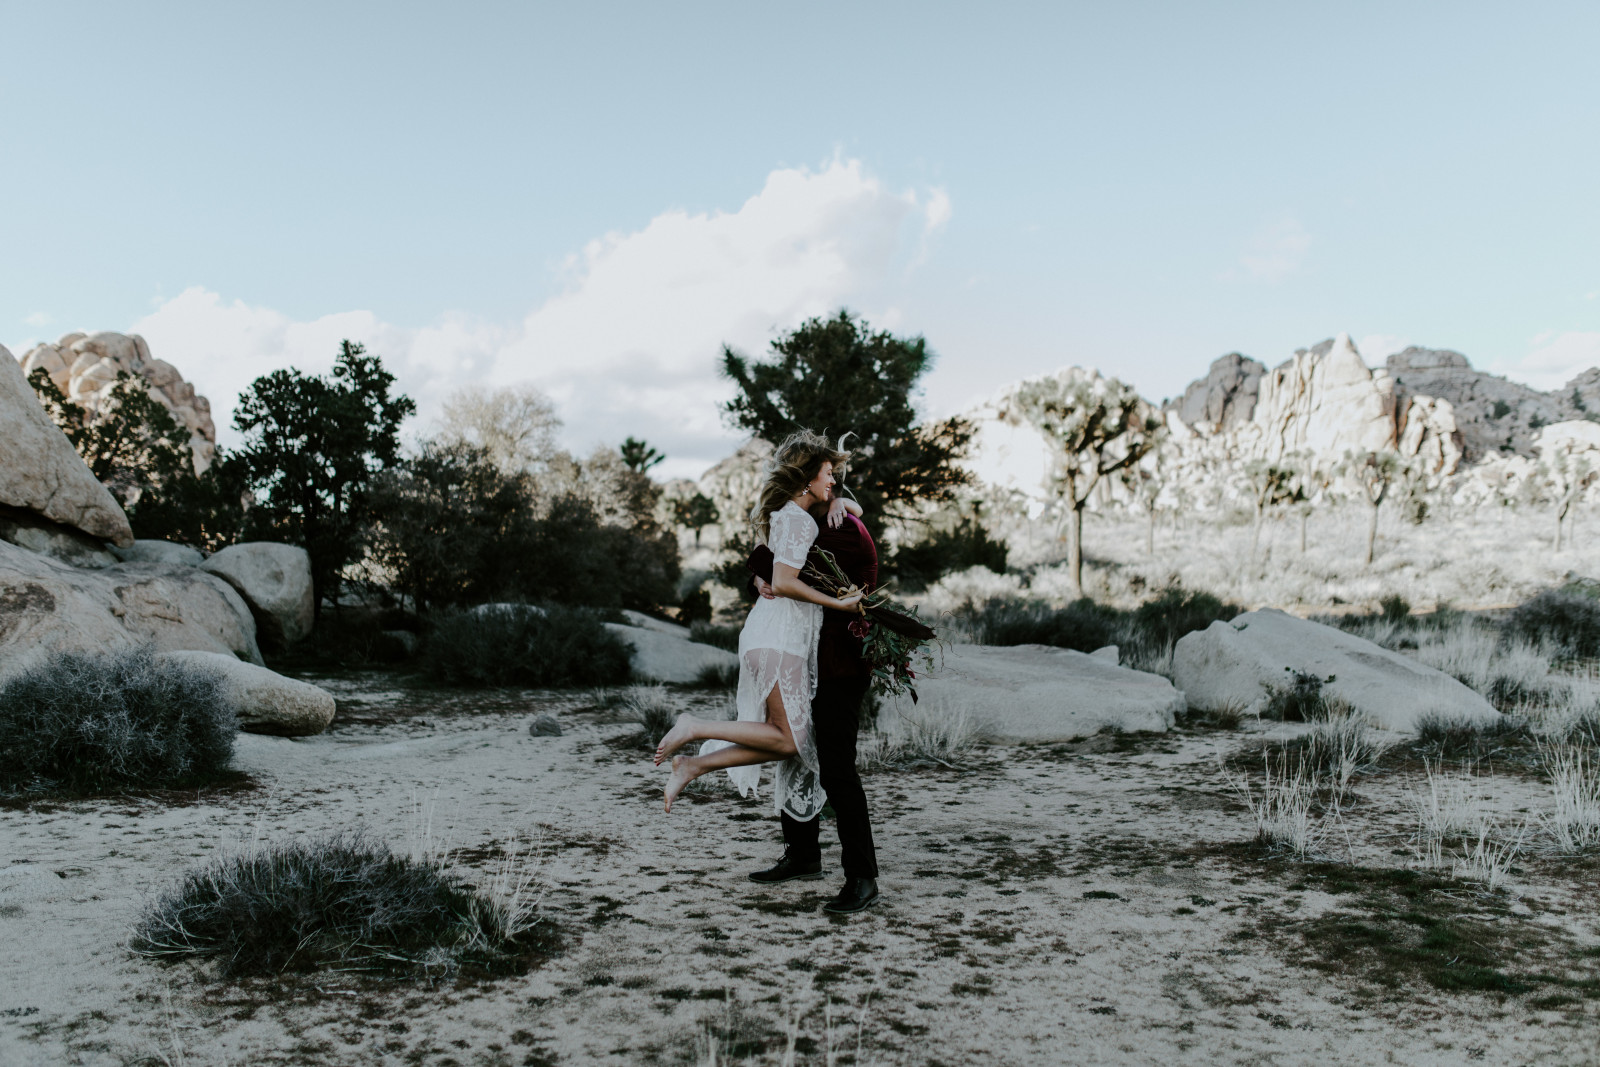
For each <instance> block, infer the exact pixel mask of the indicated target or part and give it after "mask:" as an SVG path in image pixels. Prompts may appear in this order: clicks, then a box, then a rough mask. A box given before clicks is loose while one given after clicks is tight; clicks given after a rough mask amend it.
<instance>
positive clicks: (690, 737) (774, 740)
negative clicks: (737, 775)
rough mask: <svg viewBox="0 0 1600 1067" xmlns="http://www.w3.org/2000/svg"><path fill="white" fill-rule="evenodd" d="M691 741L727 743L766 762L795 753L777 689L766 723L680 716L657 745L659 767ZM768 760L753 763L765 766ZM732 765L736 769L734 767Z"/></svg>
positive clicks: (769, 697)
mask: <svg viewBox="0 0 1600 1067" xmlns="http://www.w3.org/2000/svg"><path fill="white" fill-rule="evenodd" d="M690 741H727V742H729V743H730V744H735V745H743V746H744V747H745V748H753V749H757V750H759V751H761V752H765V753H767V760H774V759H788V758H789V757H790V756H792V755H794V754H795V743H794V735H793V733H791V732H790V730H789V716H788V715H787V714H786V713H785V712H784V710H783V694H782V693H780V692H779V690H778V687H777V686H773V687H772V692H770V693H768V694H767V721H766V722H740V721H738V720H734V721H731V722H730V721H727V720H724V719H697V718H695V717H694V716H693V715H688V714H684V715H679V716H678V721H677V723H676V724H675V725H674V726H673V727H672V729H671V730H669V731H667V736H665V737H663V738H662V739H661V744H659V745H657V746H656V765H657V766H660V764H661V761H662V760H664V759H666V758H667V757H668V756H670V755H672V754H673V753H674V752H676V751H677V750H678V749H680V748H682V747H683V746H684V745H687V744H688V743H689V742H690ZM767 760H751V761H749V762H751V763H764V762H766V761H767ZM730 766H737V764H732V765H730Z"/></svg>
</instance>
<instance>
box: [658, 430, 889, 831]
mask: <svg viewBox="0 0 1600 1067" xmlns="http://www.w3.org/2000/svg"><path fill="white" fill-rule="evenodd" d="M848 458H849V453H847V452H842V451H839V450H838V449H835V448H834V447H832V446H831V445H830V444H829V443H828V440H827V438H825V437H823V436H821V435H820V434H816V433H812V432H811V431H810V430H800V431H798V432H796V433H793V434H790V435H789V437H788V438H787V439H786V440H785V441H784V442H783V443H782V444H781V445H779V446H778V448H777V450H776V451H775V452H774V453H773V457H772V459H771V460H770V461H769V462H768V464H767V476H766V480H765V482H764V483H763V484H762V486H761V493H760V496H759V497H758V499H757V502H756V506H755V507H754V508H753V509H752V510H751V512H750V521H751V524H752V525H753V526H754V527H755V529H756V535H757V539H758V540H760V541H762V542H764V543H765V544H766V545H767V547H768V548H770V549H771V550H772V555H773V565H772V591H773V592H774V593H776V594H777V596H776V597H775V598H774V599H772V600H766V599H761V600H757V601H756V603H755V606H754V607H753V608H751V609H750V615H749V617H748V618H747V619H746V620H745V624H744V630H743V631H742V632H741V633H740V634H739V690H738V708H739V717H738V719H737V720H735V721H733V722H727V721H719V720H706V719H697V718H695V717H694V716H692V715H680V716H678V722H677V724H676V725H675V726H673V728H672V730H671V731H670V732H669V733H668V734H667V736H666V737H664V738H662V739H661V744H660V745H659V746H657V748H656V764H657V765H658V766H659V765H660V763H661V761H662V760H664V759H666V758H667V757H668V756H671V755H672V753H673V752H675V751H677V750H678V749H679V748H681V747H683V746H684V745H686V744H688V743H689V742H690V741H704V742H706V743H705V744H704V745H702V746H701V747H700V754H699V755H698V756H673V758H672V776H671V777H670V778H668V779H667V797H666V800H667V811H669V812H670V811H671V810H672V802H673V801H674V800H675V799H677V796H678V794H679V793H681V792H683V787H684V786H686V785H688V784H689V783H690V782H692V781H694V780H695V779H696V778H698V777H700V775H702V774H705V773H707V772H708V771H715V770H723V769H726V770H727V772H728V777H729V778H731V779H733V783H734V785H736V786H738V788H739V792H740V793H741V794H743V795H744V796H750V795H751V794H752V793H754V792H755V790H756V787H757V786H758V785H759V784H760V782H761V764H763V763H778V774H777V783H776V785H775V786H774V789H773V800H774V806H775V807H776V809H777V810H778V811H780V812H788V813H789V815H790V816H791V817H792V818H794V819H796V820H798V821H800V822H809V821H810V820H812V819H814V818H816V817H817V815H818V813H820V812H821V811H822V806H823V802H824V800H825V794H824V793H823V790H822V784H821V782H820V780H819V778H818V773H817V746H816V742H815V740H814V739H813V738H812V736H811V698H812V697H813V696H814V695H815V694H816V690H817V635H818V632H819V631H820V629H821V626H822V609H823V608H834V609H837V610H839V611H860V610H861V608H860V603H861V594H859V593H856V594H852V595H850V596H847V597H844V598H842V599H840V598H835V597H831V596H828V595H827V594H826V593H821V592H818V591H817V590H815V589H813V588H811V587H810V586H809V585H806V584H805V583H804V582H802V581H801V580H800V571H801V570H802V569H803V568H804V567H805V565H806V552H807V551H808V550H810V548H811V542H813V541H815V540H816V539H817V524H816V523H815V522H814V521H813V520H812V518H811V516H810V515H808V514H806V510H807V509H808V508H810V507H811V506H812V505H814V504H818V503H824V502H827V501H828V500H829V496H830V491H831V490H832V489H833V485H834V468H835V466H837V465H841V464H843V463H844V461H845V460H846V459H848ZM841 503H842V506H843V507H844V508H846V509H848V510H850V511H851V512H852V513H854V514H857V515H859V514H860V513H861V509H860V507H859V506H857V505H856V504H855V503H854V502H853V501H843V502H840V501H837V500H835V501H834V504H835V506H836V507H837V506H839V505H840V504H841ZM832 519H833V516H832V515H830V520H832ZM834 521H836V520H834ZM780 761H781V762H780Z"/></svg>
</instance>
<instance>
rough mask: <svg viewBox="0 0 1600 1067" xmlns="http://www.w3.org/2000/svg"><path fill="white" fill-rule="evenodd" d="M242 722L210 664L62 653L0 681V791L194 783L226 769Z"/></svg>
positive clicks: (135, 654) (142, 655)
mask: <svg viewBox="0 0 1600 1067" xmlns="http://www.w3.org/2000/svg"><path fill="white" fill-rule="evenodd" d="M238 730H239V722H238V717H237V716H236V715H235V713H234V711H233V708H232V706H231V705H230V704H229V703H228V702H227V700H226V699H225V698H224V696H223V691H222V683H221V680H220V679H219V678H218V677H217V675H215V674H213V673H211V672H209V671H205V670H201V669H198V668H195V667H193V666H189V665H186V664H178V663H172V662H162V661H160V660H157V659H156V658H155V656H154V655H153V654H152V653H151V652H150V651H149V650H139V651H130V652H120V653H113V654H93V655H91V654H87V653H77V652H68V653H60V654H58V655H55V656H52V657H50V658H49V659H47V660H46V661H44V662H43V663H41V664H40V665H39V666H37V667H34V668H33V669H32V670H29V671H26V672H24V673H23V674H20V675H18V676H17V677H15V678H13V679H11V680H10V681H9V682H7V683H6V684H5V685H4V686H3V687H0V795H9V796H31V795H37V794H40V793H48V792H68V793H99V792H106V791H110V790H117V789H129V788H166V787H172V786H180V785H193V784H196V783H198V782H202V781H206V780H210V779H214V778H216V777H217V776H218V775H220V774H222V773H223V772H225V771H226V770H227V767H228V761H229V760H231V759H232V758H233V742H234V738H235V736H236V735H237V733H238Z"/></svg>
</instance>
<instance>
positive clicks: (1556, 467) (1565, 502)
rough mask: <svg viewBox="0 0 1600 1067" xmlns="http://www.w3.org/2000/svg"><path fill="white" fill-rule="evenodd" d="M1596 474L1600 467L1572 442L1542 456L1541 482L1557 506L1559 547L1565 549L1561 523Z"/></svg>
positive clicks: (1554, 448)
mask: <svg viewBox="0 0 1600 1067" xmlns="http://www.w3.org/2000/svg"><path fill="white" fill-rule="evenodd" d="M1596 477H1600V471H1596V470H1595V468H1594V465H1593V464H1592V463H1590V462H1589V457H1588V456H1587V455H1584V454H1583V453H1580V452H1577V451H1574V450H1573V448H1572V447H1571V445H1570V443H1567V444H1566V446H1565V447H1562V446H1556V447H1553V448H1548V449H1546V450H1545V453H1544V456H1543V458H1541V459H1540V460H1539V467H1538V479H1539V482H1540V483H1541V487H1542V488H1543V489H1544V491H1545V495H1546V496H1547V497H1548V499H1549V500H1551V501H1552V502H1553V503H1554V504H1555V508H1556V516H1555V518H1556V526H1555V535H1556V536H1555V551H1557V552H1560V551H1561V524H1562V523H1563V522H1565V521H1566V518H1567V515H1568V513H1569V512H1570V511H1571V510H1572V505H1573V504H1574V503H1576V502H1577V500H1578V497H1580V496H1581V495H1583V491H1584V490H1585V489H1586V488H1588V487H1589V486H1590V485H1591V484H1592V483H1593V482H1594V480H1595V478H1596ZM1569 540H1570V538H1569Z"/></svg>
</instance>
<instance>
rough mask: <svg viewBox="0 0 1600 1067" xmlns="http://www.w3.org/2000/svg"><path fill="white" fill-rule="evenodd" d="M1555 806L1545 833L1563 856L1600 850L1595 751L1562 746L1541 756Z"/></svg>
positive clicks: (1599, 764) (1599, 781)
mask: <svg viewBox="0 0 1600 1067" xmlns="http://www.w3.org/2000/svg"><path fill="white" fill-rule="evenodd" d="M1541 755H1542V756H1543V762H1544V765H1545V770H1546V771H1547V772H1548V773H1549V775H1550V786H1551V789H1552V790H1553V792H1554V794H1555V795H1554V804H1553V806H1552V809H1551V811H1550V812H1549V813H1547V814H1546V815H1545V816H1544V818H1543V820H1542V821H1543V825H1544V829H1545V832H1546V833H1548V834H1549V836H1550V838H1551V840H1552V841H1553V842H1554V843H1555V846H1556V848H1557V849H1559V850H1560V851H1562V852H1568V853H1572V852H1586V851H1589V850H1591V849H1594V848H1596V847H1600V760H1597V759H1596V754H1595V752H1594V750H1593V749H1589V748H1583V747H1579V746H1575V745H1559V746H1553V747H1550V748H1546V749H1544V750H1543V751H1542V752H1541Z"/></svg>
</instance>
